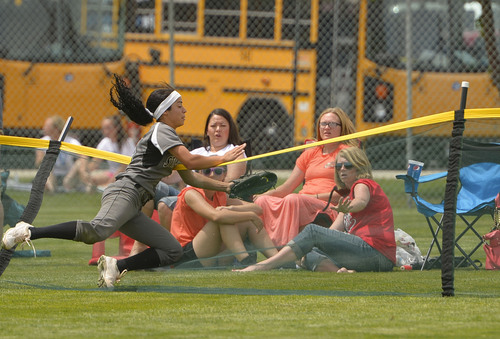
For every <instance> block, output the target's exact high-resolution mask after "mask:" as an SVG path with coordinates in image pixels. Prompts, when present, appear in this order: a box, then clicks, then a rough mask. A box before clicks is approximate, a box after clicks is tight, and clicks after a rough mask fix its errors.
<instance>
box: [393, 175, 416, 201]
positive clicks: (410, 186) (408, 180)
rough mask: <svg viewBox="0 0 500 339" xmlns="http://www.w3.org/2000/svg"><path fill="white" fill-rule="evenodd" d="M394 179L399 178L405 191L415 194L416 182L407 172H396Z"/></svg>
mask: <svg viewBox="0 0 500 339" xmlns="http://www.w3.org/2000/svg"><path fill="white" fill-rule="evenodd" d="M396 179H401V180H403V181H404V184H405V193H409V194H411V196H413V197H414V196H416V195H417V188H418V182H417V181H416V180H415V179H414V178H413V177H411V176H409V175H408V174H398V175H396Z"/></svg>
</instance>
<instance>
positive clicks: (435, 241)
mask: <svg viewBox="0 0 500 339" xmlns="http://www.w3.org/2000/svg"><path fill="white" fill-rule="evenodd" d="M429 218H430V219H432V220H433V221H434V222H435V223H436V230H434V227H432V223H431V222H430V220H429ZM425 220H426V221H427V225H428V226H429V229H430V230H431V234H432V241H431V244H430V246H429V250H428V251H427V255H426V256H425V259H424V263H423V264H422V268H420V270H421V271H423V270H424V268H427V269H431V268H432V267H434V265H435V263H436V262H437V260H436V261H435V262H434V263H432V264H431V265H430V267H426V264H427V261H428V260H429V257H430V255H431V251H432V248H433V247H434V245H436V247H437V249H438V251H439V257H438V260H439V259H440V258H441V245H439V240H438V238H437V236H438V234H439V231H440V230H441V222H442V221H443V218H442V217H441V220H440V221H438V220H437V219H436V218H435V217H434V216H432V217H426V218H425Z"/></svg>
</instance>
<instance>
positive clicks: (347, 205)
mask: <svg viewBox="0 0 500 339" xmlns="http://www.w3.org/2000/svg"><path fill="white" fill-rule="evenodd" d="M330 208H331V209H332V210H335V211H337V212H339V213H344V214H345V213H349V212H350V211H351V199H349V197H345V198H340V200H339V203H338V204H337V206H332V207H330Z"/></svg>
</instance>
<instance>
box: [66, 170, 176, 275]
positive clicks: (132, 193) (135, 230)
mask: <svg viewBox="0 0 500 339" xmlns="http://www.w3.org/2000/svg"><path fill="white" fill-rule="evenodd" d="M150 198H151V195H150V194H149V192H147V191H146V190H145V189H144V188H143V187H141V186H139V185H138V184H135V183H134V182H133V181H130V180H128V179H126V178H123V179H120V180H117V181H116V182H114V183H112V184H110V185H109V186H108V187H107V188H106V189H105V190H104V193H103V195H102V199H101V209H100V210H99V212H98V213H97V215H96V216H95V217H94V219H92V221H90V222H85V221H82V220H78V221H77V226H76V235H75V239H74V240H75V241H81V242H84V243H86V244H93V243H96V242H99V241H102V240H105V239H107V238H108V237H110V236H111V235H112V234H113V233H115V232H116V231H120V232H122V233H123V234H125V235H127V236H129V237H131V238H132V239H135V240H137V241H139V242H141V243H143V244H145V245H148V246H149V247H151V248H154V249H155V250H156V252H157V253H158V256H159V258H160V263H161V266H164V265H169V264H171V263H173V262H175V261H177V260H178V259H179V258H180V257H181V256H182V247H181V245H180V244H179V242H178V241H177V239H175V238H174V236H173V235H172V234H171V233H170V232H169V231H167V230H166V229H165V228H164V227H163V226H161V225H160V224H158V223H157V222H155V221H154V220H152V219H151V218H149V217H147V216H146V215H145V214H144V213H142V212H141V208H142V206H143V205H144V204H145V203H146V202H147V201H148V200H150Z"/></svg>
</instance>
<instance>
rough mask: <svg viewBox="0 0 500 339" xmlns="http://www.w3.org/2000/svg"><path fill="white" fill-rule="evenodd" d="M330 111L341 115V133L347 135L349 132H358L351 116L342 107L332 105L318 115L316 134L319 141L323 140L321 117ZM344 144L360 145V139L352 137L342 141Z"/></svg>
mask: <svg viewBox="0 0 500 339" xmlns="http://www.w3.org/2000/svg"><path fill="white" fill-rule="evenodd" d="M328 113H333V114H335V115H336V116H338V117H339V120H340V128H341V131H340V135H347V134H352V133H354V132H356V129H355V128H354V124H353V123H352V121H351V119H349V116H348V115H347V114H346V113H345V112H344V111H343V110H342V108H340V107H330V108H327V109H325V110H324V111H323V112H321V114H320V115H319V117H318V120H317V121H316V136H317V138H318V141H321V140H323V139H321V133H320V132H319V127H320V122H321V118H323V116H324V115H325V114H328ZM342 143H343V144H346V145H349V146H359V140H358V139H350V140H346V141H342Z"/></svg>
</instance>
